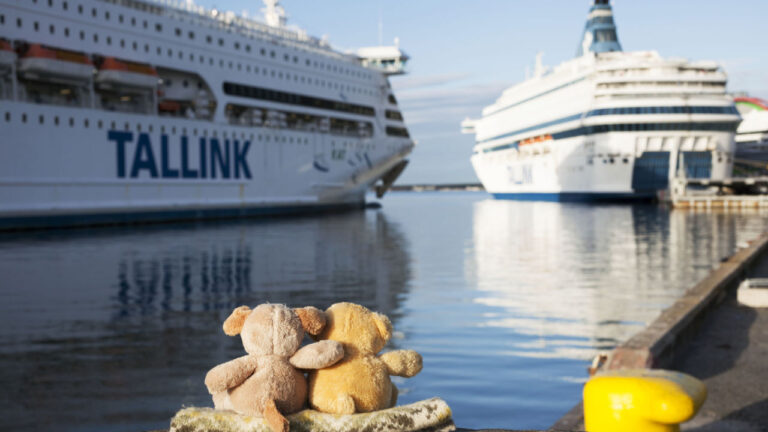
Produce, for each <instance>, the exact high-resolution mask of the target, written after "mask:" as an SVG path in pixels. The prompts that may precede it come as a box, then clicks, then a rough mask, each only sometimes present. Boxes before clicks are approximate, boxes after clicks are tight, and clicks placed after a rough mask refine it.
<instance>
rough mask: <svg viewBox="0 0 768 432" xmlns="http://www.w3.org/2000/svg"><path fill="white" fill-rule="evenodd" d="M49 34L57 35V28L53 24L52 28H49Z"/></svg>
mask: <svg viewBox="0 0 768 432" xmlns="http://www.w3.org/2000/svg"><path fill="white" fill-rule="evenodd" d="M48 32H49V33H50V34H54V33H56V28H55V27H54V26H53V24H51V25H50V26H48Z"/></svg>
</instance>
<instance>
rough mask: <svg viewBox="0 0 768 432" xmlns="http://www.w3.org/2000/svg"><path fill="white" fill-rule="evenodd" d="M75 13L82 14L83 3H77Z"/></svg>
mask: <svg viewBox="0 0 768 432" xmlns="http://www.w3.org/2000/svg"><path fill="white" fill-rule="evenodd" d="M77 13H79V14H80V15H82V14H83V5H77Z"/></svg>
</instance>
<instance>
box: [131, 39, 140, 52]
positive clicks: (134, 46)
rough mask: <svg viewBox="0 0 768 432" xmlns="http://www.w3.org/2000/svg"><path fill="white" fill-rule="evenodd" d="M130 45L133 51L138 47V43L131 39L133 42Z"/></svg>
mask: <svg viewBox="0 0 768 432" xmlns="http://www.w3.org/2000/svg"><path fill="white" fill-rule="evenodd" d="M131 46H132V47H133V50H134V51H136V50H137V49H139V44H137V43H136V41H133V43H132V44H131Z"/></svg>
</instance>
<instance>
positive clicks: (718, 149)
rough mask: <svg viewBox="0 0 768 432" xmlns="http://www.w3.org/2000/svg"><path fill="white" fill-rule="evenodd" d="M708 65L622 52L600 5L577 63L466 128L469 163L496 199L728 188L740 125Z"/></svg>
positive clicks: (514, 93)
mask: <svg viewBox="0 0 768 432" xmlns="http://www.w3.org/2000/svg"><path fill="white" fill-rule="evenodd" d="M726 81H727V77H726V74H725V72H723V70H722V69H721V68H720V67H719V66H718V65H717V64H715V63H712V62H690V61H687V60H685V59H676V58H662V57H661V56H660V55H659V54H658V53H656V52H653V51H641V52H623V51H622V50H621V45H620V44H619V41H618V37H617V34H616V25H615V22H614V19H613V12H612V9H611V5H610V3H609V1H608V0H595V1H594V3H593V5H592V7H591V9H590V12H589V17H588V21H587V24H586V26H585V31H584V36H583V39H582V43H581V45H580V46H579V50H578V52H577V57H576V58H574V59H572V60H569V61H566V62H564V63H562V64H560V65H559V66H557V67H555V68H553V69H549V68H546V67H544V66H543V65H542V62H541V57H540V56H539V57H538V58H537V63H536V68H535V71H534V76H533V77H532V78H530V79H528V80H526V81H524V82H522V83H520V84H517V85H515V86H512V87H510V88H508V89H506V90H505V91H504V92H503V93H502V95H501V96H500V97H499V99H498V100H497V101H496V102H494V103H493V104H492V105H490V106H488V107H486V108H485V109H484V110H483V117H482V118H481V119H478V120H466V121H465V122H464V123H463V124H462V126H463V130H464V132H467V133H474V134H476V145H475V147H474V151H473V154H472V157H471V161H472V164H473V166H474V168H475V171H476V173H477V176H478V177H479V179H480V181H482V183H483V185H484V186H485V188H486V190H487V191H489V192H490V193H491V194H493V195H494V196H496V197H498V198H515V199H552V200H593V199H598V200H599V199H634V198H649V197H655V196H657V194H658V193H659V192H660V191H664V190H666V189H667V187H668V181H669V178H671V177H674V176H678V175H682V176H687V177H696V178H724V177H726V176H728V175H730V172H731V169H732V167H733V136H734V132H735V130H736V127H737V126H738V124H739V121H740V117H739V114H738V112H737V110H736V108H735V106H734V104H733V100H732V99H731V98H730V97H729V96H728V95H727V94H726V91H725V89H726Z"/></svg>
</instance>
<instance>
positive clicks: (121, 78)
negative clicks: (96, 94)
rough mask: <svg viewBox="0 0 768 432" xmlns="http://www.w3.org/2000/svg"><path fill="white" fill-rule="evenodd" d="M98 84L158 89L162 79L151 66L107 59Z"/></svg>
mask: <svg viewBox="0 0 768 432" xmlns="http://www.w3.org/2000/svg"><path fill="white" fill-rule="evenodd" d="M96 82H97V83H99V84H109V85H114V86H125V87H139V88H147V89H155V88H157V86H158V84H159V82H160V78H159V77H158V75H157V71H156V70H155V68H153V67H152V66H150V65H146V64H142V63H133V62H129V61H124V60H117V59H115V58H113V57H107V58H105V59H104V61H103V62H102V63H101V66H100V67H99V73H98V74H97V75H96Z"/></svg>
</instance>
